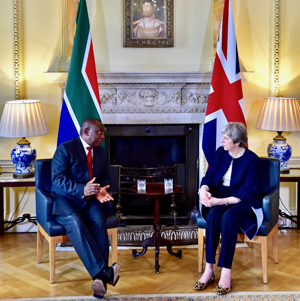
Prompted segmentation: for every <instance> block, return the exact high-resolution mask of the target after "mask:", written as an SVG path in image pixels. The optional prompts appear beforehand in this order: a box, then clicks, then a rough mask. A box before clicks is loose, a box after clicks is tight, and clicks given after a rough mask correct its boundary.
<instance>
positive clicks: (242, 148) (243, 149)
mask: <svg viewBox="0 0 300 301" xmlns="http://www.w3.org/2000/svg"><path fill="white" fill-rule="evenodd" d="M244 152H245V148H244V147H241V151H240V152H239V153H238V154H237V155H236V156H233V155H232V154H231V153H230V152H229V155H230V156H231V157H232V159H231V160H233V159H236V158H239V157H241V156H242V155H243V154H244Z"/></svg>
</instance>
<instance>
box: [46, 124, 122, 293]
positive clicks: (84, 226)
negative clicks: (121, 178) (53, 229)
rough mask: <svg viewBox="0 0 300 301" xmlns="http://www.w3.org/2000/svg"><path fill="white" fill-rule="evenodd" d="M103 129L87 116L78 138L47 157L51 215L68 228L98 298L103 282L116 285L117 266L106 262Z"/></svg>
mask: <svg viewBox="0 0 300 301" xmlns="http://www.w3.org/2000/svg"><path fill="white" fill-rule="evenodd" d="M104 132H105V127H104V126H103V124H102V122H101V121H100V120H98V119H95V118H89V119H86V120H85V121H84V122H83V123H82V125H81V128H80V136H79V137H77V138H75V139H73V140H71V141H67V142H65V143H62V144H60V145H59V146H58V148H57V150H56V152H55V154H54V156H53V160H52V166H51V168H52V189H51V192H52V195H53V197H54V205H53V215H54V216H55V219H56V221H57V222H58V223H60V224H61V225H62V226H63V227H64V228H65V229H66V232H67V235H68V237H69V238H70V240H71V242H72V244H73V246H74V248H75V250H76V252H77V254H78V256H79V257H80V259H81V260H82V262H83V264H84V265H85V267H86V269H87V270H88V272H89V274H90V275H91V277H92V278H93V279H94V282H93V285H92V288H93V289H94V296H95V297H98V298H103V297H104V294H105V293H106V291H107V287H106V284H107V283H109V284H112V285H116V283H117V282H118V280H119V272H120V265H119V264H118V263H114V264H113V265H112V266H111V267H109V266H108V255H109V242H108V235H107V229H106V218H107V212H108V208H107V206H108V204H107V202H109V201H111V200H113V198H112V197H111V196H110V195H109V193H108V191H107V189H108V188H109V184H110V176H109V163H108V157H107V153H106V151H105V149H104V148H102V147H101V146H100V144H101V143H102V141H103V139H104V138H105V136H104Z"/></svg>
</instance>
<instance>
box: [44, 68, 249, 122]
mask: <svg viewBox="0 0 300 301" xmlns="http://www.w3.org/2000/svg"><path fill="white" fill-rule="evenodd" d="M45 75H46V76H47V77H48V79H49V82H50V83H55V84H57V85H58V86H59V87H61V89H62V90H64V89H65V86H66V82H67V76H68V73H67V72H46V73H45ZM247 75H248V73H244V74H243V78H244V79H245V78H246V77H247ZM97 78H98V83H99V92H100V99H101V107H102V116H101V117H102V120H103V122H104V124H182V123H184V124H189V123H199V124H201V123H203V121H204V117H205V110H206V106H207V100H208V94H209V89H210V82H211V73H207V72H172V73H165V72H164V73H137V72H122V73H121V72H98V73H97Z"/></svg>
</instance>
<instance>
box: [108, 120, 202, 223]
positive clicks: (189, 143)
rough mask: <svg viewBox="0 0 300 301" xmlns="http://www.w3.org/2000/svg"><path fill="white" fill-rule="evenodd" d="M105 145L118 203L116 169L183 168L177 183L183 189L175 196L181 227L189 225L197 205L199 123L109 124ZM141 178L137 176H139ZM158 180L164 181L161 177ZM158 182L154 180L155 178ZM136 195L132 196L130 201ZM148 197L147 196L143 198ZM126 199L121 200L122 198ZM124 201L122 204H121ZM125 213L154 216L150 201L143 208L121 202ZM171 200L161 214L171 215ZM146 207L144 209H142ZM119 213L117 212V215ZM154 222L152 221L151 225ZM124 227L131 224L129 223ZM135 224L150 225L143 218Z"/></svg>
mask: <svg viewBox="0 0 300 301" xmlns="http://www.w3.org/2000/svg"><path fill="white" fill-rule="evenodd" d="M106 129H107V130H106V138H105V144H106V149H107V151H108V154H109V162H110V166H111V189H112V191H113V194H114V198H115V202H114V203H115V204H114V205H116V204H117V199H118V194H119V188H120V187H119V175H118V171H117V170H116V166H119V165H121V166H123V167H137V168H139V167H157V166H173V165H176V164H178V165H180V168H179V169H178V172H177V177H176V179H177V184H178V185H181V186H182V187H183V191H182V193H181V194H180V195H179V196H178V197H176V201H175V203H176V205H177V208H176V210H177V213H178V218H179V220H180V219H182V220H181V223H180V224H187V223H188V218H187V217H188V215H189V212H190V211H191V210H193V208H194V206H195V205H196V204H197V189H198V156H199V126H198V125H197V124H172V125H157V124H152V125H128V124H126V125H120V124H118V125H106ZM137 178H138V176H137ZM157 180H158V181H160V180H161V179H160V178H159V177H158V178H157ZM154 181H155V179H154ZM132 197H133V198H134V196H130V197H129V199H130V198H132ZM142 197H144V198H147V196H142ZM123 198H124V196H123V197H122V199H123ZM122 201H123V202H122ZM121 203H122V207H123V208H122V213H123V214H124V217H125V219H126V216H128V215H130V216H132V215H134V214H142V215H147V213H150V215H151V213H152V211H153V204H151V202H150V203H149V204H146V203H147V202H143V201H140V203H141V204H143V205H144V206H138V205H136V204H137V203H136V202H135V204H134V203H130V200H128V197H127V199H125V200H121ZM169 205H170V201H169V202H168V201H167V200H166V202H165V203H164V202H162V205H161V213H162V214H168V210H169ZM143 207H144V208H143ZM116 212H117V211H116V210H115V213H116ZM146 220H147V219H146ZM151 223H153V220H152V221H150V224H151ZM125 224H132V223H130V221H127V222H126V223H125ZM133 224H147V221H142V220H141V219H140V220H138V221H135V223H133Z"/></svg>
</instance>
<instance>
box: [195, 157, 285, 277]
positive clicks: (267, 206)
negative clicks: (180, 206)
mask: <svg viewBox="0 0 300 301" xmlns="http://www.w3.org/2000/svg"><path fill="white" fill-rule="evenodd" d="M260 166H261V184H262V188H263V191H264V192H265V196H264V198H263V212H264V220H263V223H262V225H261V227H260V228H259V230H258V232H257V234H256V236H255V237H254V238H253V239H252V240H250V239H249V238H248V237H247V236H246V235H244V234H243V233H239V234H238V241H244V242H250V243H258V244H260V245H261V257H262V272H263V283H267V282H268V241H269V239H270V238H272V244H273V257H274V262H275V263H278V261H279V250H278V214H279V180H280V161H279V160H278V159H274V158H260ZM197 226H198V272H199V273H202V271H203V256H204V242H205V227H206V222H205V220H204V219H203V218H202V216H201V215H200V216H199V217H197Z"/></svg>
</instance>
